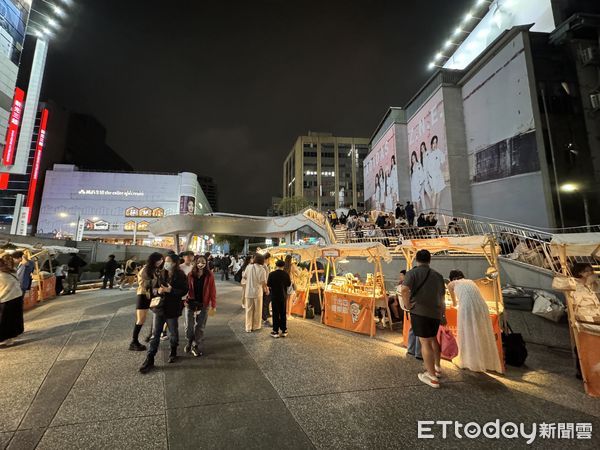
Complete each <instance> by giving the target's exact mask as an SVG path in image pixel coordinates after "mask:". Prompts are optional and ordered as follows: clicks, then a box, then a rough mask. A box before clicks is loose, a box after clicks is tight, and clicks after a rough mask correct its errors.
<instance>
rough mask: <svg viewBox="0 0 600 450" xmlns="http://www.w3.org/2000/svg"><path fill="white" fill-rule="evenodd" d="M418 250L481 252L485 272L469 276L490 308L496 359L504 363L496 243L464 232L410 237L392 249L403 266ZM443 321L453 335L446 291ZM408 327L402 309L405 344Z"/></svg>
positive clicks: (453, 318) (454, 320) (453, 311)
mask: <svg viewBox="0 0 600 450" xmlns="http://www.w3.org/2000/svg"><path fill="white" fill-rule="evenodd" d="M419 250H429V252H431V254H439V253H445V254H449V255H460V254H464V255H481V256H484V257H485V258H486V260H487V262H488V265H489V267H488V269H487V271H486V273H485V276H484V277H482V278H480V279H476V280H473V281H475V283H476V284H477V287H478V288H479V291H480V292H481V295H482V297H483V298H484V300H485V301H486V303H487V305H488V309H489V311H490V321H491V323H492V329H493V331H494V336H495V339H496V346H497V348H498V354H499V355H500V361H502V363H503V365H504V352H503V349H502V328H503V326H502V320H503V317H502V313H503V312H504V305H503V303H502V289H501V284H500V271H499V266H498V246H497V243H496V241H495V239H494V238H493V237H492V236H465V237H445V238H435V239H410V240H404V241H402V243H401V244H400V245H398V246H397V247H396V249H395V251H396V252H401V253H402V254H403V255H404V257H405V258H406V270H410V269H411V268H412V266H413V262H414V259H415V257H416V255H417V252H418V251H419ZM446 322H447V325H446V326H447V328H448V329H449V330H450V331H451V332H452V333H453V334H454V336H455V337H456V336H457V335H458V333H457V328H458V310H457V308H455V307H454V306H453V305H452V301H451V299H450V295H449V294H448V293H447V294H446ZM409 330H410V315H409V314H408V313H406V312H405V313H404V327H403V338H404V346H405V347H407V346H408V333H409Z"/></svg>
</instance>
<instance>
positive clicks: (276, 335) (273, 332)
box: [271, 331, 279, 339]
mask: <svg viewBox="0 0 600 450" xmlns="http://www.w3.org/2000/svg"><path fill="white" fill-rule="evenodd" d="M271 337H272V338H275V339H277V338H278V337H279V333H277V332H276V331H271Z"/></svg>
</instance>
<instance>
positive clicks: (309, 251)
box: [259, 245, 321, 261]
mask: <svg viewBox="0 0 600 450" xmlns="http://www.w3.org/2000/svg"><path fill="white" fill-rule="evenodd" d="M259 253H262V254H263V255H264V254H265V253H269V254H270V255H271V256H273V257H274V258H280V257H282V256H284V255H288V254H294V255H298V256H300V260H301V261H310V260H312V259H313V258H315V257H316V258H318V257H319V256H321V251H320V249H319V246H318V245H308V246H304V245H281V246H279V247H269V248H265V249H262V250H259Z"/></svg>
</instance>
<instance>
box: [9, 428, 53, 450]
mask: <svg viewBox="0 0 600 450" xmlns="http://www.w3.org/2000/svg"><path fill="white" fill-rule="evenodd" d="M45 432H46V428H33V429H31V430H21V431H17V432H16V433H15V435H14V436H13V438H12V440H11V441H10V444H9V445H8V447H7V448H6V450H33V449H35V447H36V446H37V444H38V442H40V439H41V438H42V436H43V435H44V433H45Z"/></svg>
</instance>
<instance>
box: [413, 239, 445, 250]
mask: <svg viewBox="0 0 600 450" xmlns="http://www.w3.org/2000/svg"><path fill="white" fill-rule="evenodd" d="M410 242H411V243H412V246H413V247H414V248H415V249H417V250H422V249H427V250H429V251H430V252H435V251H438V250H446V249H447V248H448V247H449V246H450V241H449V240H448V238H436V239H411V241H410Z"/></svg>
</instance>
